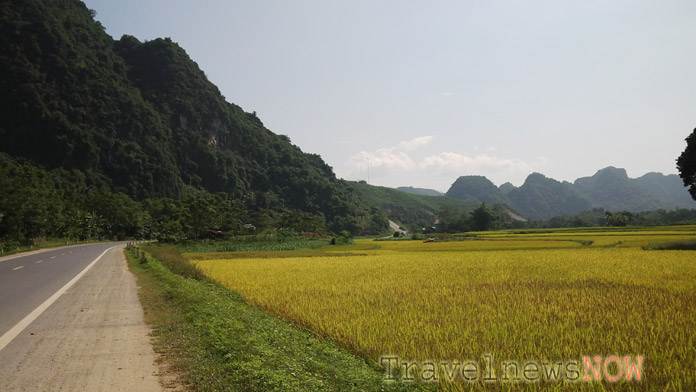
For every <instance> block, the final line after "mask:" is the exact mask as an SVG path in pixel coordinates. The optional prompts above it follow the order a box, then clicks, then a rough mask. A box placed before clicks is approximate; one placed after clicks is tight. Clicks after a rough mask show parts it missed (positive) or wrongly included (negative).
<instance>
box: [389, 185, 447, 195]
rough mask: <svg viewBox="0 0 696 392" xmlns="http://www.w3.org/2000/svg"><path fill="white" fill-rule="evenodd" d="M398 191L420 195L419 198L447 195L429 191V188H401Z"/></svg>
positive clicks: (433, 190) (432, 190)
mask: <svg viewBox="0 0 696 392" xmlns="http://www.w3.org/2000/svg"><path fill="white" fill-rule="evenodd" d="M396 189H397V190H400V191H402V192H406V193H410V194H413V195H419V196H444V195H445V194H444V193H442V192H440V191H436V190H435V189H428V188H414V187H412V186H400V187H397V188H396Z"/></svg>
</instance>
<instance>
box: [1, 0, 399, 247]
mask: <svg viewBox="0 0 696 392" xmlns="http://www.w3.org/2000/svg"><path fill="white" fill-rule="evenodd" d="M0 10H1V11H2V13H1V15H2V16H0V31H1V32H2V34H1V35H0V49H1V51H0V74H1V75H2V77H0V90H1V91H3V94H1V95H0V137H1V138H2V140H3V143H2V144H0V152H1V153H5V154H7V155H3V157H2V165H3V166H2V172H1V173H0V174H2V176H3V177H2V178H0V182H3V185H6V186H3V189H2V190H1V192H3V195H2V196H3V199H2V204H3V205H1V206H0V208H1V209H0V217H2V218H0V219H1V220H0V241H2V240H3V239H4V240H5V241H20V242H21V241H28V240H30V239H32V238H37V237H41V236H66V235H67V236H73V235H74V236H79V237H89V236H100V235H106V236H109V237H110V236H119V237H123V236H133V235H143V236H155V237H160V238H176V237H182V236H188V237H195V238H198V237H201V236H206V233H207V232H208V231H210V230H214V231H221V230H224V231H226V230H232V231H239V228H240V225H242V224H244V223H251V224H253V225H254V226H256V227H258V228H269V227H271V228H272V227H292V228H293V229H296V230H298V231H314V232H325V231H333V232H340V231H341V230H348V231H349V232H351V233H353V234H365V233H376V232H380V231H382V230H385V229H386V227H387V220H386V217H385V216H384V214H383V213H382V212H380V211H379V210H378V209H376V208H368V207H365V206H364V203H363V202H362V201H361V200H360V198H359V197H358V196H357V195H355V194H354V193H352V192H350V190H349V189H348V187H347V185H346V183H345V182H344V181H342V180H338V179H337V178H336V177H335V175H334V173H333V171H332V169H331V167H329V166H328V165H327V164H326V163H325V162H324V161H323V160H322V159H321V157H319V156H318V155H314V154H305V153H303V152H302V151H301V150H300V149H299V148H298V147H297V146H294V145H292V144H291V143H290V140H289V138H288V137H286V136H282V135H276V134H274V133H273V132H271V131H269V130H268V129H266V128H265V127H264V126H263V123H262V122H261V121H260V120H259V118H258V117H257V116H256V114H255V113H246V112H244V111H243V110H242V109H241V108H240V107H239V106H237V105H234V104H230V103H228V102H226V101H225V98H224V97H223V96H222V95H221V94H220V92H219V90H218V89H217V87H216V86H215V85H213V84H212V83H211V82H210V81H209V80H208V79H207V77H206V76H205V74H204V73H203V71H201V70H200V68H199V67H198V65H197V64H196V63H195V62H194V61H192V60H191V59H190V58H189V57H188V55H187V54H186V52H185V51H184V50H183V49H182V48H181V47H179V46H178V45H177V44H176V43H174V42H172V41H171V40H170V39H156V40H153V41H149V42H144V43H143V42H140V41H138V40H137V39H136V38H134V37H132V36H124V37H122V38H121V39H120V40H118V41H114V40H113V39H112V38H111V37H110V36H109V35H107V34H106V33H105V32H104V31H103V28H102V26H101V25H100V24H99V22H96V21H94V20H93V15H92V13H91V12H90V10H88V9H87V8H86V7H85V5H84V4H83V3H81V2H80V1H78V0H51V1H49V0H27V1H6V2H2V4H0ZM28 188H32V189H28ZM19 201H22V203H19ZM18 204H22V205H21V206H18ZM11 208H12V209H16V208H18V209H19V210H17V211H14V210H12V211H11V210H10V209H11ZM114 209H116V210H121V209H122V210H126V211H127V213H126V212H124V213H122V214H121V213H120V212H119V213H118V214H117V213H115V212H113V210H114ZM126 217H127V218H129V221H128V222H121V220H122V219H124V218H126ZM70 220H72V221H75V222H79V224H78V223H75V222H72V223H70V222H68V223H66V222H67V221H70ZM85 221H90V223H89V224H86V223H84V222H85ZM77 226H86V227H87V229H74V227H77Z"/></svg>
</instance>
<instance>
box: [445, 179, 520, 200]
mask: <svg viewBox="0 0 696 392" xmlns="http://www.w3.org/2000/svg"><path fill="white" fill-rule="evenodd" d="M446 195H447V196H448V197H451V198H453V199H458V200H464V201H468V202H471V203H481V202H486V203H506V202H507V199H505V197H504V196H503V194H502V193H500V190H499V189H498V187H496V186H495V184H493V183H492V182H491V181H490V180H489V179H488V178H486V177H484V176H462V177H459V178H457V180H456V181H455V182H454V184H452V186H451V187H450V189H449V190H448V191H447V193H446Z"/></svg>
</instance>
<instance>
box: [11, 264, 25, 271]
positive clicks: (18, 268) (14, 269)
mask: <svg viewBox="0 0 696 392" xmlns="http://www.w3.org/2000/svg"><path fill="white" fill-rule="evenodd" d="M22 268H24V266H23V265H20V266H19V267H14V268H12V271H17V270H21V269H22Z"/></svg>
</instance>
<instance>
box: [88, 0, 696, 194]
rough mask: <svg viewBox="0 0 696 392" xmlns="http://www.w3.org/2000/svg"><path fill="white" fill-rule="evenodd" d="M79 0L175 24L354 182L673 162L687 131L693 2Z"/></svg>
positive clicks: (139, 26)
mask: <svg viewBox="0 0 696 392" xmlns="http://www.w3.org/2000/svg"><path fill="white" fill-rule="evenodd" d="M85 3H86V4H87V6H88V7H89V8H91V9H94V10H96V11H97V17H96V19H97V20H99V21H100V22H102V24H103V25H104V26H105V27H106V31H107V32H108V33H109V34H111V35H112V36H113V37H114V38H116V39H118V38H120V37H121V35H123V34H131V35H134V36H136V37H137V38H139V39H141V40H150V39H154V38H157V37H171V38H172V40H174V41H176V42H178V43H179V44H180V45H181V46H182V47H183V48H184V49H185V50H186V51H187V52H188V54H189V55H190V56H191V57H192V58H193V59H194V60H195V61H196V62H197V63H198V65H199V66H200V67H201V68H202V69H203V70H204V71H205V73H206V74H207V76H208V78H209V79H210V80H211V81H212V82H213V83H215V84H216V85H217V86H218V87H219V88H220V90H221V91H222V93H223V95H224V96H225V97H226V98H227V100H228V101H230V102H233V103H236V104H238V105H240V106H241V107H243V108H244V109H245V110H246V111H249V112H251V111H256V112H257V114H258V116H259V117H260V118H261V120H262V121H263V122H264V124H265V125H266V126H267V127H268V128H269V129H271V130H272V131H274V132H275V133H279V134H285V135H288V136H289V137H290V138H291V140H292V142H293V143H294V144H296V145H298V146H299V147H300V148H302V149H303V150H304V151H306V152H312V153H318V154H320V155H321V156H322V157H323V158H324V160H325V161H326V162H327V163H328V164H329V165H331V166H332V167H333V168H334V171H335V172H336V174H337V175H338V176H339V177H343V178H346V179H352V180H359V179H367V166H368V162H369V165H370V183H372V184H376V185H384V186H393V187H395V186H400V185H411V186H416V187H428V188H434V189H438V190H441V191H446V190H447V189H448V188H449V186H450V184H451V183H452V182H454V180H455V179H456V178H457V177H458V176H460V175H469V174H477V175H485V176H487V177H488V178H489V179H491V180H492V181H493V182H494V183H496V184H501V183H503V182H506V181H510V182H512V183H513V184H515V185H521V184H522V183H523V182H524V179H525V178H526V176H527V175H529V174H530V173H532V172H535V171H536V172H541V173H544V174H545V175H547V176H549V177H553V178H556V179H558V180H569V181H573V180H574V179H575V178H577V177H581V176H587V175H592V174H594V172H596V171H597V170H598V169H601V168H603V167H606V166H610V165H611V166H616V167H623V168H626V169H627V171H628V173H629V175H630V176H633V177H635V176H639V175H642V174H644V173H646V172H650V171H660V172H663V173H676V168H675V159H676V158H677V156H678V155H679V154H680V153H681V151H683V149H684V147H685V146H686V144H685V142H684V138H685V137H686V136H688V135H689V134H690V133H691V131H692V130H693V129H694V128H695V127H696V116H694V114H696V110H694V103H696V76H695V74H696V68H695V67H694V64H696V39H694V37H696V24H695V23H693V20H694V17H696V2H694V1H690V0H682V1H644V0H634V1H624V0H616V1H607V0H602V1H572V2H571V1H558V0H549V1H528V2H520V1H497V0H492V1H436V2H432V1H428V2H426V1H362V0H354V1H314V0H313V1H304V0H300V1H292V2H291V1H263V0H261V1H222V0H220V1H212V0H200V1H196V2H193V1H171V0H167V1H165V0H137V1H134V0H121V1H112V0H108V1H107V0H88V1H85Z"/></svg>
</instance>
